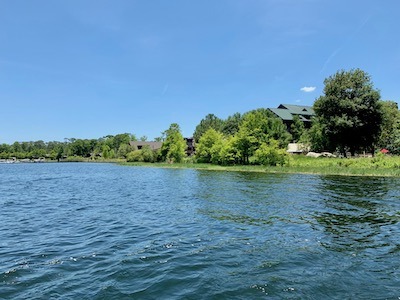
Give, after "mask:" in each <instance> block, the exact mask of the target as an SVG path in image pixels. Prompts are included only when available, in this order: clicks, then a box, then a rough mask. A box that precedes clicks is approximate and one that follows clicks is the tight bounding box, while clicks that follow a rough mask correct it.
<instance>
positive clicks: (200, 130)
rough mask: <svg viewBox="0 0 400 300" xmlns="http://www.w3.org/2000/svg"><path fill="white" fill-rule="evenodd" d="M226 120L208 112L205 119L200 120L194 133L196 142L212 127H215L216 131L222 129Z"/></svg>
mask: <svg viewBox="0 0 400 300" xmlns="http://www.w3.org/2000/svg"><path fill="white" fill-rule="evenodd" d="M223 124H224V121H223V120H221V119H220V118H218V117H217V116H216V115H214V114H208V115H207V116H205V118H204V119H202V120H201V121H200V123H199V124H198V125H197V126H196V129H195V130H194V133H193V138H194V139H195V141H196V142H198V141H199V140H200V138H201V136H202V135H203V134H204V133H205V132H206V131H207V130H208V129H210V128H213V129H215V130H216V131H221V129H222V126H223Z"/></svg>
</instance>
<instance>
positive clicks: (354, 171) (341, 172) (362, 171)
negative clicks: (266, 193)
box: [118, 162, 400, 178]
mask: <svg viewBox="0 0 400 300" xmlns="http://www.w3.org/2000/svg"><path fill="white" fill-rule="evenodd" d="M118 164H119V165H122V166H131V167H147V168H164V169H193V170H204V171H224V172H248V173H264V174H304V175H323V176H352V177H356V176H357V177H386V178H389V177H392V178H397V177H400V170H397V172H395V174H393V170H392V169H385V168H381V169H369V168H347V167H339V168H336V169H335V170H332V169H326V168H324V167H312V168H305V167H299V166H284V167H279V166H278V167H267V166H255V165H234V166H220V165H212V164H196V163H191V164H185V163H180V164H167V163H140V162H139V163H138V162H133V163H131V162H122V163H118Z"/></svg>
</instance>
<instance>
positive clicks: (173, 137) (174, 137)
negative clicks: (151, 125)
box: [161, 123, 186, 163]
mask: <svg viewBox="0 0 400 300" xmlns="http://www.w3.org/2000/svg"><path fill="white" fill-rule="evenodd" d="M185 150H186V142H185V140H184V139H183V136H182V133H181V129H180V127H179V125H178V124H176V123H172V124H171V125H170V127H169V128H168V129H167V130H166V131H165V141H164V143H163V144H162V147H161V155H162V157H163V159H164V160H166V161H168V162H173V163H174V162H176V163H180V162H182V161H183V158H184V157H186V152H185Z"/></svg>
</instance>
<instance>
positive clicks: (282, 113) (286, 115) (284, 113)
mask: <svg viewBox="0 0 400 300" xmlns="http://www.w3.org/2000/svg"><path fill="white" fill-rule="evenodd" d="M269 110H270V111H272V112H273V113H274V114H276V115H277V116H278V117H279V118H281V119H282V120H285V121H291V120H293V115H292V114H291V113H290V111H289V110H287V109H284V108H270V109H269Z"/></svg>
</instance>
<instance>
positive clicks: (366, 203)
mask: <svg viewBox="0 0 400 300" xmlns="http://www.w3.org/2000/svg"><path fill="white" fill-rule="evenodd" d="M390 186H392V187H393V183H392V182H390V179H387V178H365V177H363V178H361V177H335V176H327V177H322V178H321V182H320V186H319V191H320V195H321V199H320V201H322V203H323V205H324V209H323V210H320V211H317V212H315V214H314V218H315V220H316V221H317V222H318V224H319V225H320V226H322V227H323V230H324V231H325V233H326V238H325V240H324V242H323V243H322V244H323V245H324V246H325V247H326V248H329V249H335V250H338V251H355V250H357V251H362V250H366V249H369V248H380V247H393V246H394V247H396V243H394V244H393V243H392V242H391V239H392V238H391V235H392V230H393V226H395V225H397V224H398V223H399V220H400V215H399V214H398V213H397V214H393V208H392V207H391V205H392V202H391V201H390V199H391V198H390V197H388V193H389V192H390V188H389V187H390Z"/></svg>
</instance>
